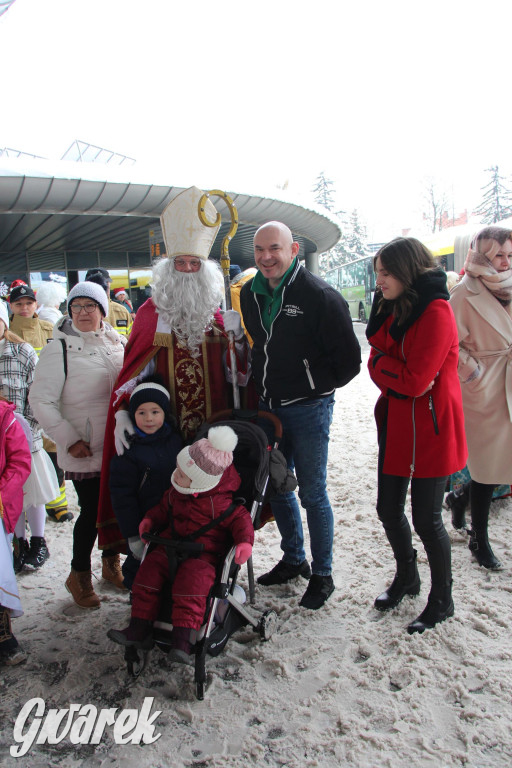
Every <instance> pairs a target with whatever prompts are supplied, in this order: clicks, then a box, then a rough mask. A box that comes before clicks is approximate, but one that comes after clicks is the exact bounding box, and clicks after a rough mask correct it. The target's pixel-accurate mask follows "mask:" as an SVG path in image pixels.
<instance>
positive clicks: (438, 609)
mask: <svg viewBox="0 0 512 768" xmlns="http://www.w3.org/2000/svg"><path fill="white" fill-rule="evenodd" d="M454 613H455V608H454V605H453V600H452V582H451V581H450V583H449V585H448V586H445V587H434V586H433V587H432V589H431V590H430V594H429V596H428V601H427V605H426V607H425V609H424V610H423V611H422V612H421V613H420V615H419V616H418V618H417V619H415V620H414V621H413V622H412V623H411V624H409V626H408V627H407V632H408V633H409V634H410V635H413V634H414V633H415V632H418V633H419V634H421V633H422V632H424V631H425V630H426V629H433V628H434V627H435V625H436V624H439V623H440V622H441V621H444V620H445V619H449V618H450V617H451V616H453V614H454Z"/></svg>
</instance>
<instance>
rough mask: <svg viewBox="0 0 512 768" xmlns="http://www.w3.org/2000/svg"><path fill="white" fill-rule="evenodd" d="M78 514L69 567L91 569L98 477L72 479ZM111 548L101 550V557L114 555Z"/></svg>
mask: <svg viewBox="0 0 512 768" xmlns="http://www.w3.org/2000/svg"><path fill="white" fill-rule="evenodd" d="M73 485H74V486H75V490H76V494H77V496H78V506H79V507H80V514H79V515H78V518H77V521H76V523H75V526H74V528H73V559H72V561H71V567H72V568H74V570H75V571H90V570H91V552H92V550H93V547H94V542H95V541H96V536H97V535H98V531H97V528H96V520H97V517H98V502H99V498H100V478H99V477H91V478H88V479H86V480H73ZM114 554H115V552H114V551H113V550H106V549H105V550H103V557H110V556H111V555H114Z"/></svg>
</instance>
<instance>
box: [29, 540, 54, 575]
mask: <svg viewBox="0 0 512 768" xmlns="http://www.w3.org/2000/svg"><path fill="white" fill-rule="evenodd" d="M49 557H50V552H49V551H48V547H47V546H46V541H45V540H44V538H43V537H42V536H32V538H31V539H30V549H29V550H28V552H27V555H26V557H25V565H28V566H29V568H40V567H41V566H42V565H43V564H44V563H46V561H47V560H48V558H49Z"/></svg>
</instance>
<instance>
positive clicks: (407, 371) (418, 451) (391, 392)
mask: <svg viewBox="0 0 512 768" xmlns="http://www.w3.org/2000/svg"><path fill="white" fill-rule="evenodd" d="M393 319H394V318H393V317H392V316H389V317H388V318H386V320H385V322H384V323H383V324H382V325H381V327H380V328H379V329H378V330H377V331H376V332H375V334H374V335H373V336H370V337H369V339H368V341H369V343H370V345H371V347H372V349H371V352H370V358H369V361H368V368H369V371H370V376H371V378H372V380H373V381H374V382H375V384H376V385H377V386H378V387H379V389H380V390H381V392H382V395H381V398H379V401H378V403H377V406H376V418H377V421H378V422H379V414H383V413H385V410H386V409H385V406H386V405H387V439H386V452H385V458H384V472H385V474H389V475H399V476H401V477H408V476H410V475H412V476H413V477H443V476H445V475H451V474H452V473H453V472H456V471H457V470H459V469H462V468H463V467H464V466H465V464H466V460H467V447H466V436H465V433H464V415H463V411H462V396H461V390H460V384H459V378H458V374H457V362H458V346H459V343H458V335H457V327H456V324H455V319H454V316H453V312H452V309H451V307H450V305H449V304H448V302H447V301H445V300H444V299H435V300H434V301H432V302H431V303H430V304H428V306H427V307H426V309H425V310H424V312H423V313H422V314H421V315H420V317H419V318H418V319H417V320H416V322H414V323H413V324H412V325H411V327H410V328H409V329H408V330H407V331H406V332H405V334H404V335H403V336H402V337H401V338H399V339H394V338H392V336H391V335H390V332H389V331H390V326H391V324H392V321H393ZM433 380H434V381H435V384H434V386H433V388H432V389H431V390H430V391H429V392H426V393H425V394H422V393H423V392H425V390H426V388H427V387H428V385H429V384H430V382H431V381H433ZM382 398H385V400H383V399H382Z"/></svg>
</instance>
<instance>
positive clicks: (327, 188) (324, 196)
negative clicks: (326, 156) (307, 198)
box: [312, 171, 334, 211]
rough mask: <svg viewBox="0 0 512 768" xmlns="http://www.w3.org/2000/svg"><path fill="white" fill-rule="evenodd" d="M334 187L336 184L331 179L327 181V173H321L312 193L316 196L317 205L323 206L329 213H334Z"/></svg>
mask: <svg viewBox="0 0 512 768" xmlns="http://www.w3.org/2000/svg"><path fill="white" fill-rule="evenodd" d="M333 186H334V183H333V182H332V181H331V179H327V178H326V176H325V173H324V172H323V171H321V173H319V174H318V176H317V179H316V182H315V186H314V187H313V189H312V192H313V194H314V196H315V203H318V205H323V207H324V208H327V210H328V211H332V209H333V208H334V200H333V194H334V190H333V189H332V187H333Z"/></svg>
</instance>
